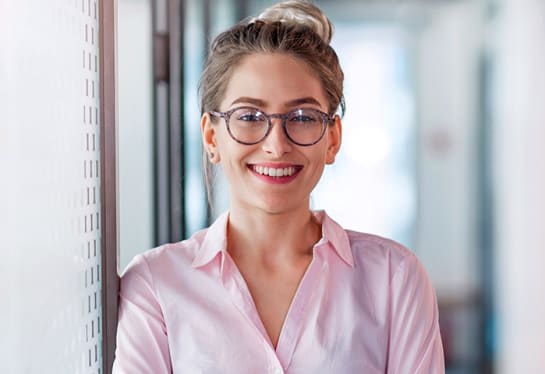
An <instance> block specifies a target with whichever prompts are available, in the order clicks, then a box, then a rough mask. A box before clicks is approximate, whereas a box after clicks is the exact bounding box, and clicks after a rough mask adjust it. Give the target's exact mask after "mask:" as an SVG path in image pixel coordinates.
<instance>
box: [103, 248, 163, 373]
mask: <svg viewBox="0 0 545 374" xmlns="http://www.w3.org/2000/svg"><path fill="white" fill-rule="evenodd" d="M118 320H119V321H118V327H117V347H116V351H115V360H114V364H113V373H114V374H133V373H140V374H146V373H150V374H151V373H154V374H162V373H171V372H172V368H171V362H170V353H169V349H168V339H167V331H166V326H165V321H164V318H163V313H162V310H161V306H160V304H159V302H158V300H157V296H156V292H155V289H154V285H153V279H152V275H151V272H150V269H149V266H148V264H147V262H146V260H145V258H144V257H142V256H137V257H135V259H134V260H133V261H132V262H131V263H130V264H129V266H128V267H127V270H126V271H125V273H124V274H123V276H122V278H121V289H120V293H119V316H118Z"/></svg>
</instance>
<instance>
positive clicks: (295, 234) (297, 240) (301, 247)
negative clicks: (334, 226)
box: [228, 206, 321, 266]
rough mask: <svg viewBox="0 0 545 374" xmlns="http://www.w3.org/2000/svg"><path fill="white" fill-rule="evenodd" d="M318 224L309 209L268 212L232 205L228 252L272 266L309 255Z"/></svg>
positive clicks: (319, 231)
mask: <svg viewBox="0 0 545 374" xmlns="http://www.w3.org/2000/svg"><path fill="white" fill-rule="evenodd" d="M320 237H321V227H320V224H319V223H318V222H316V221H315V219H314V217H313V215H312V213H311V212H310V210H309V209H308V208H306V209H299V210H295V211H289V212H286V213H279V214H271V213H268V212H265V211H262V210H258V209H246V208H237V207H235V206H233V207H232V208H231V211H230V214H229V225H228V251H229V253H230V254H231V256H233V258H234V259H235V260H237V259H248V260H249V259H251V260H252V261H257V262H261V263H263V264H268V265H270V266H274V265H275V264H279V263H282V262H285V261H291V260H296V259H297V258H300V257H304V256H309V255H311V254H312V247H313V245H314V244H315V243H316V242H317V241H318V240H319V239H320Z"/></svg>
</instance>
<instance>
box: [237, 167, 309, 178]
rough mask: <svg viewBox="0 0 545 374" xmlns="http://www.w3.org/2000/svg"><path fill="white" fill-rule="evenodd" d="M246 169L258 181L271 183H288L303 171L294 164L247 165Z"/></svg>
mask: <svg viewBox="0 0 545 374" xmlns="http://www.w3.org/2000/svg"><path fill="white" fill-rule="evenodd" d="M248 168H249V169H250V170H251V171H252V172H253V173H254V175H256V176H257V177H260V179H262V180H265V181H273V182H280V181H283V182H289V181H291V180H292V179H294V178H295V176H296V175H297V174H298V173H299V172H300V171H301V170H302V169H303V167H302V166H301V165H295V164H282V165H271V164H259V165H258V164H249V165H248Z"/></svg>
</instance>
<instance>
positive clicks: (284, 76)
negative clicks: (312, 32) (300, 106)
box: [221, 53, 327, 110]
mask: <svg viewBox="0 0 545 374" xmlns="http://www.w3.org/2000/svg"><path fill="white" fill-rule="evenodd" d="M240 97H247V98H253V99H256V100H258V101H259V102H262V103H263V104H264V106H265V107H264V108H262V109H272V108H280V107H282V108H285V107H289V106H291V104H292V103H294V102H297V100H298V99H301V98H314V99H315V101H316V102H317V103H319V104H316V105H315V106H319V107H320V108H322V109H325V110H326V109H327V100H326V98H325V93H324V89H323V87H322V83H321V81H320V79H319V77H318V76H317V74H316V73H315V72H314V71H313V70H312V68H311V67H310V66H309V64H307V63H306V62H305V61H303V60H301V59H298V58H296V57H293V56H290V55H286V54H280V53H272V54H266V53H258V54H252V55H249V56H245V57H244V58H243V59H242V60H241V61H240V63H239V64H238V65H237V66H236V67H235V68H234V69H233V72H232V74H231V77H230V79H229V81H228V83H227V88H226V91H225V96H224V98H223V100H222V104H221V106H222V109H223V110H225V109H227V108H228V107H230V106H232V104H233V102H236V101H237V99H239V98H240Z"/></svg>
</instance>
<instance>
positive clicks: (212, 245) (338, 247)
mask: <svg viewBox="0 0 545 374" xmlns="http://www.w3.org/2000/svg"><path fill="white" fill-rule="evenodd" d="M312 213H313V215H314V218H315V219H316V220H317V221H318V223H320V224H321V225H322V239H320V241H319V242H318V244H317V246H320V245H321V244H325V243H327V242H329V243H330V244H331V246H332V247H333V249H334V250H335V252H336V253H337V255H338V256H339V257H340V258H341V259H342V260H343V261H344V262H346V263H347V264H348V265H349V266H351V267H354V258H353V256H352V250H351V248H350V241H349V239H348V235H347V234H346V231H345V230H344V229H343V228H342V227H341V225H339V224H338V223H337V222H335V221H334V220H332V219H331V218H330V217H329V216H328V215H327V214H326V212H325V211H323V210H319V211H314V212H312ZM228 220H229V212H225V213H223V214H222V215H220V216H219V217H218V218H217V219H216V221H215V222H214V223H213V224H212V225H211V226H210V227H209V228H208V230H207V231H206V234H205V236H204V239H203V242H202V244H201V247H200V249H199V251H198V252H197V254H196V256H195V259H194V260H193V263H192V266H193V267H194V268H198V267H201V266H204V265H206V264H208V263H209V262H210V261H212V260H213V259H214V258H215V257H216V256H217V255H218V253H221V252H225V251H226V250H227V222H228Z"/></svg>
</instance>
